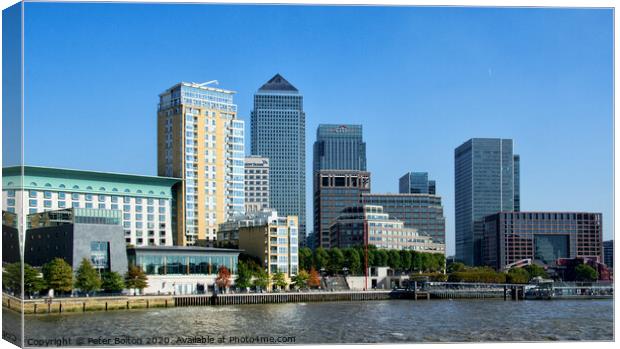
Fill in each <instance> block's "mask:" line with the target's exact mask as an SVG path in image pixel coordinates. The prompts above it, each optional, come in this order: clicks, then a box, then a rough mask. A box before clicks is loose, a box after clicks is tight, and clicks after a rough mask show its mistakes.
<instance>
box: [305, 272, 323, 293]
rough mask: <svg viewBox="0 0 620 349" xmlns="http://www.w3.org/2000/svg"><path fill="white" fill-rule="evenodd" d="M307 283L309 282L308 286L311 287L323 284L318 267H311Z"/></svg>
mask: <svg viewBox="0 0 620 349" xmlns="http://www.w3.org/2000/svg"><path fill="white" fill-rule="evenodd" d="M307 284H308V287H311V288H316V287H319V286H321V277H320V275H319V272H318V271H316V269H314V268H311V269H310V275H309V277H308V282H307Z"/></svg>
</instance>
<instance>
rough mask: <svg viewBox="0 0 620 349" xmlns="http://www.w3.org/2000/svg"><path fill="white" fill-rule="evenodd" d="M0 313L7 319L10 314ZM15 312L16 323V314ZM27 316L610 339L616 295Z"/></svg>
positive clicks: (156, 325)
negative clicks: (533, 299) (575, 297)
mask: <svg viewBox="0 0 620 349" xmlns="http://www.w3.org/2000/svg"><path fill="white" fill-rule="evenodd" d="M4 315H5V320H6V319H7V316H8V315H9V317H10V314H6V313H5V314H4ZM14 317H15V319H16V321H15V322H17V319H18V316H17V315H14ZM26 321H27V322H26V325H25V333H26V335H25V336H26V338H27V339H28V338H36V339H39V338H55V337H61V336H68V337H91V336H104V337H125V336H130V337H133V338H146V337H152V336H164V337H170V338H177V337H178V336H212V337H218V336H222V335H225V336H239V337H244V336H291V335H294V336H296V343H298V344H299V343H377V342H384V343H385V342H445V341H448V342H463V341H552V340H613V301H612V300H570V301H520V302H511V301H501V300H454V301H449V300H436V301H435V300H433V301H408V300H393V301H372V302H328V303H307V304H303V303H301V304H272V305H238V306H225V307H190V308H172V309H152V310H131V311H112V312H91V313H86V314H81V313H78V314H66V315H36V316H35V315H33V316H27V317H26ZM15 325H17V324H15ZM5 326H6V324H5Z"/></svg>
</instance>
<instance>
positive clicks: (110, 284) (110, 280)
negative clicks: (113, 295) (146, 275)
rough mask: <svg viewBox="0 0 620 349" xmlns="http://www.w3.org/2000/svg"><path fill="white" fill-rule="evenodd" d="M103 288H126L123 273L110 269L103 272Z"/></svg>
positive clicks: (105, 289) (109, 289)
mask: <svg viewBox="0 0 620 349" xmlns="http://www.w3.org/2000/svg"><path fill="white" fill-rule="evenodd" d="M101 288H102V289H103V290H104V291H105V292H120V291H122V290H123V289H124V288H125V280H123V277H122V276H121V274H119V273H117V272H115V271H108V272H105V273H103V274H101Z"/></svg>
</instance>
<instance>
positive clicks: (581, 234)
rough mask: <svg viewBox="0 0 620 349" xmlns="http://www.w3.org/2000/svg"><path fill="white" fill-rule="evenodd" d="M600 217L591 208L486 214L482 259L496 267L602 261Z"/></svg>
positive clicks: (499, 268)
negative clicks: (585, 210) (591, 211)
mask: <svg viewBox="0 0 620 349" xmlns="http://www.w3.org/2000/svg"><path fill="white" fill-rule="evenodd" d="M602 233H603V218H602V214H601V213H590V212H516V211H502V212H499V213H496V214H493V215H489V216H487V217H485V220H484V236H483V240H482V259H483V263H484V264H485V265H488V266H491V267H493V268H496V269H498V270H501V269H504V268H505V267H506V266H507V265H510V264H513V263H515V262H518V261H521V260H525V259H531V260H532V261H534V262H536V263H538V264H543V265H549V266H554V265H555V264H556V263H557V260H558V259H575V258H588V259H595V260H596V261H597V262H602V261H603V241H602Z"/></svg>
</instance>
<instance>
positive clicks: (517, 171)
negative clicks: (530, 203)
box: [513, 155, 521, 211]
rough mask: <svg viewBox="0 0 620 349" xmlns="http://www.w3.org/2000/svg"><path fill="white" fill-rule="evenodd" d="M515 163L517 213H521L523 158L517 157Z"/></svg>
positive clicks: (514, 159)
mask: <svg viewBox="0 0 620 349" xmlns="http://www.w3.org/2000/svg"><path fill="white" fill-rule="evenodd" d="M513 161H514V191H515V192H514V198H515V199H514V200H515V203H514V205H515V208H514V210H515V211H521V174H520V173H521V157H520V156H519V155H515V156H514V158H513Z"/></svg>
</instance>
